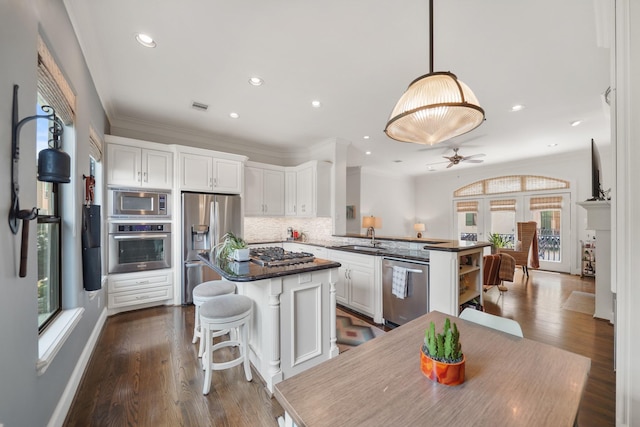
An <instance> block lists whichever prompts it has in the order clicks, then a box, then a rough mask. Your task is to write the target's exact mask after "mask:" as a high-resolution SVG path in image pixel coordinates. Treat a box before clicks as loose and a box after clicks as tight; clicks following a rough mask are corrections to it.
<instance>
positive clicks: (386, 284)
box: [382, 258, 429, 325]
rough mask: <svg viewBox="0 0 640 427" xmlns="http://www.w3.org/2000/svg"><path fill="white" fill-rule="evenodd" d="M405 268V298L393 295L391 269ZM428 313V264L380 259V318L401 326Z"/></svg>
mask: <svg viewBox="0 0 640 427" xmlns="http://www.w3.org/2000/svg"><path fill="white" fill-rule="evenodd" d="M394 266H395V267H401V268H406V269H407V270H406V272H407V279H406V280H407V281H406V294H405V298H404V299H402V298H398V297H396V296H395V295H393V292H392V289H393V267H394ZM428 312H429V264H428V262H419V261H412V260H406V259H399V258H383V259H382V317H384V320H385V321H386V322H389V323H391V324H393V325H403V324H405V323H407V322H409V321H411V320H413V319H415V318H417V317H420V316H422V315H423V314H426V313H428Z"/></svg>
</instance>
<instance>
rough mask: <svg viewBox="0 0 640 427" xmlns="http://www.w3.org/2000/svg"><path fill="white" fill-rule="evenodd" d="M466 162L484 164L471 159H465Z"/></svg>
mask: <svg viewBox="0 0 640 427" xmlns="http://www.w3.org/2000/svg"><path fill="white" fill-rule="evenodd" d="M464 160H465V161H466V162H469V163H482V162H484V160H474V159H471V160H468V159H464Z"/></svg>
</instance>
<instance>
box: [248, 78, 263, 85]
mask: <svg viewBox="0 0 640 427" xmlns="http://www.w3.org/2000/svg"><path fill="white" fill-rule="evenodd" d="M263 83H264V80H262V79H261V78H260V77H251V78H250V79H249V84H250V85H252V86H262V84H263Z"/></svg>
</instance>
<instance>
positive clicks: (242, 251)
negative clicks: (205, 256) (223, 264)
mask: <svg viewBox="0 0 640 427" xmlns="http://www.w3.org/2000/svg"><path fill="white" fill-rule="evenodd" d="M216 249H217V251H216V257H217V258H218V259H223V260H229V259H232V260H234V261H248V260H249V248H248V246H247V242H245V241H244V239H243V238H242V237H238V236H236V235H235V234H233V233H232V232H230V231H229V232H227V233H225V235H224V236H222V240H220V243H218V244H217V245H216Z"/></svg>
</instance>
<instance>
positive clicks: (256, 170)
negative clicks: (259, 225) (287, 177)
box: [244, 163, 284, 216]
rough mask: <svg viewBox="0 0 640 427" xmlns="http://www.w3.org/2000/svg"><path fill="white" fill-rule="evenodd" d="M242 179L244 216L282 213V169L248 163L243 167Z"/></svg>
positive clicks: (280, 214)
mask: <svg viewBox="0 0 640 427" xmlns="http://www.w3.org/2000/svg"><path fill="white" fill-rule="evenodd" d="M244 179H245V186H244V214H245V216H283V215H284V170H278V169H276V168H275V167H271V166H269V167H260V166H258V164H256V163H250V164H247V166H245V168H244Z"/></svg>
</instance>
